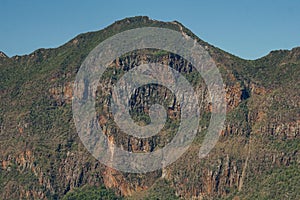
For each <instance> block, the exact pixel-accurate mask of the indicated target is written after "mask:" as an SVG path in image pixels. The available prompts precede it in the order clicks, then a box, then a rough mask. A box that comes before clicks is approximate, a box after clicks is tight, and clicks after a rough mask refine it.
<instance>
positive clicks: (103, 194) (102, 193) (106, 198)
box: [63, 186, 123, 200]
mask: <svg viewBox="0 0 300 200" xmlns="http://www.w3.org/2000/svg"><path fill="white" fill-rule="evenodd" d="M121 199H123V198H121V197H117V196H116V195H115V193H114V192H113V191H112V190H108V189H106V188H104V187H101V188H97V187H86V186H84V187H82V188H76V189H75V190H74V191H70V192H68V193H67V194H66V195H65V196H64V198H63V200H121Z"/></svg>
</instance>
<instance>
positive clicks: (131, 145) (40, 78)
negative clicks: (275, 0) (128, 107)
mask: <svg viewBox="0 0 300 200" xmlns="http://www.w3.org/2000/svg"><path fill="white" fill-rule="evenodd" d="M139 26H164V27H167V28H172V29H175V30H178V31H181V32H183V33H184V34H188V35H190V36H192V37H194V38H195V39H197V41H198V42H199V43H200V44H202V45H205V48H206V49H207V50H208V52H209V53H210V55H211V57H212V58H213V59H214V61H215V62H216V64H217V66H218V68H219V70H220V71H221V73H222V77H223V79H224V83H225V88H226V102H227V106H228V109H227V110H228V111H227V112H228V113H227V119H226V123H225V127H224V130H223V131H222V132H221V133H220V139H219V142H218V143H217V145H216V146H215V148H214V149H213V150H212V151H211V152H210V154H209V155H208V156H207V157H206V158H204V159H201V160H200V159H199V158H198V151H199V148H200V146H201V142H202V140H203V134H205V131H206V129H207V127H208V123H209V116H210V112H211V106H210V101H209V98H208V92H207V88H206V85H205V83H204V82H203V80H202V79H201V77H199V76H194V75H195V74H194V72H195V70H194V69H193V68H191V67H190V65H189V64H188V63H187V62H186V61H185V60H184V59H183V58H181V57H180V56H178V55H174V54H172V53H164V54H158V53H157V52H156V51H155V50H141V51H137V52H131V53H129V54H128V55H126V56H124V57H122V58H118V59H116V60H115V61H114V62H113V63H112V64H111V66H110V67H109V69H108V70H107V71H106V73H105V76H104V77H105V78H103V79H102V80H101V82H100V83H99V87H98V91H97V92H98V93H97V97H98V100H97V104H96V110H97V115H98V119H99V124H100V125H101V127H102V129H103V130H104V133H105V134H106V135H107V136H108V138H109V141H110V142H111V143H115V144H117V145H118V146H120V147H122V148H123V149H126V150H127V151H131V152H145V151H146V152H152V151H155V150H156V149H158V148H162V147H163V146H164V145H166V144H167V143H168V142H169V141H170V139H172V136H173V133H174V131H175V130H176V127H177V125H178V120H180V119H179V117H178V116H179V114H180V107H179V106H178V102H176V100H174V96H173V95H172V93H171V92H170V91H169V90H167V89H166V88H164V87H161V86H157V85H150V86H147V87H141V88H139V89H138V90H136V91H135V93H134V95H133V96H132V98H131V104H132V117H133V118H134V119H135V120H136V122H137V123H140V124H147V119H148V118H147V116H148V113H149V105H151V104H152V103H154V102H159V103H161V104H162V105H165V107H166V109H167V113H168V117H169V121H168V125H167V126H166V127H165V128H164V129H163V131H162V132H161V133H159V134H158V135H156V136H153V137H150V138H146V139H139V138H135V137H132V136H128V135H127V134H126V133H123V132H122V131H121V130H120V129H119V128H118V127H117V126H116V125H115V123H114V121H113V115H112V114H111V112H110V111H109V105H110V97H111V96H110V95H111V88H112V85H113V84H114V83H115V82H116V80H117V79H118V78H119V77H120V76H121V75H122V74H124V73H126V72H127V71H128V70H129V69H131V68H133V67H136V66H138V65H140V64H144V63H149V62H154V61H155V62H159V63H161V64H165V65H168V66H171V67H173V68H174V69H176V70H177V71H179V72H180V73H182V74H183V75H184V76H185V77H186V78H187V80H189V81H190V82H192V83H193V86H194V88H195V89H196V90H198V91H199V99H203V101H202V104H201V111H202V112H201V113H202V120H201V122H200V131H199V133H198V134H197V137H196V139H195V141H194V142H193V144H192V146H191V147H190V148H189V150H188V151H187V152H186V153H185V154H184V155H183V156H182V157H181V158H180V159H178V160H177V161H176V162H175V163H173V164H171V165H170V166H168V167H167V168H165V169H162V170H158V171H154V172H151V173H147V174H128V173H122V172H119V171H117V170H115V169H111V168H109V167H106V166H104V165H103V164H101V163H100V162H98V161H97V160H95V159H94V158H93V157H92V156H91V155H90V154H89V153H88V152H87V150H86V149H85V148H84V146H83V144H82V143H81V141H80V139H79V138H78V136H77V133H76V130H75V126H74V123H73V119H72V110H71V100H72V83H73V81H74V78H75V75H76V72H77V70H78V69H79V67H80V64H81V63H82V61H83V59H84V58H85V56H86V55H87V53H88V52H89V51H90V50H91V49H93V47H95V46H96V45H97V44H98V43H99V42H100V41H101V40H103V39H105V38H107V37H108V36H109V34H114V33H117V32H120V31H122V30H125V29H126V28H128V29H130V28H134V27H139ZM299 55H300V54H299V48H298V49H297V48H296V49H293V50H292V51H279V52H272V53H271V54H270V55H268V56H266V57H264V58H262V59H259V60H256V61H245V60H242V59H239V58H237V57H234V56H232V55H230V54H228V53H226V52H223V51H222V50H219V49H217V48H215V47H213V46H211V45H209V44H207V43H205V42H203V41H201V40H199V39H198V38H197V37H196V36H194V35H193V34H192V33H191V32H190V31H189V30H187V29H186V28H184V27H183V26H182V25H181V24H180V23H177V22H176V23H163V22H157V21H152V20H150V19H148V18H146V17H137V18H129V19H125V20H122V21H120V22H116V23H115V24H113V25H111V26H110V27H108V28H106V29H104V30H102V31H100V32H95V33H88V34H83V35H79V36H78V37H76V38H75V39H73V40H71V41H70V42H69V43H67V44H66V45H64V46H62V47H59V48H58V49H52V50H38V51H36V52H34V53H33V54H31V55H28V56H21V57H13V58H10V59H6V60H5V61H1V60H0V62H1V66H2V67H1V74H0V75H1V88H0V89H1V90H0V94H1V99H0V100H1V104H0V105H1V107H0V109H1V114H0V130H1V132H0V138H1V139H0V143H1V146H0V186H1V187H0V188H1V189H0V192H1V193H2V194H3V195H2V197H1V198H3V199H19V198H25V199H26V198H27V199H56V198H62V197H63V196H64V195H65V194H67V193H69V192H70V191H73V190H74V189H75V188H77V187H83V186H99V187H100V186H103V185H104V186H105V187H106V188H111V189H113V190H114V191H115V193H116V194H117V195H119V196H123V197H132V198H137V199H139V198H144V197H146V196H147V195H148V197H149V196H151V195H154V194H153V193H152V192H151V191H156V193H159V191H164V188H172V189H173V190H172V191H174V195H175V196H177V197H182V198H185V199H213V198H229V199H233V198H236V199H239V198H241V199H243V198H263V197H264V198H272V197H273V196H272V195H273V194H272V193H271V192H269V190H272V188H276V187H275V186H272V185H276V184H279V182H283V183H284V185H286V186H287V187H284V189H282V188H281V189H280V190H282V191H283V193H280V192H279V193H278V194H277V197H283V196H284V195H289V196H288V197H291V198H295V199H297V197H299V193H298V192H297V191H299V190H297V187H298V186H297V184H293V182H292V181H293V180H297V174H299V172H300V169H299V164H300V153H299V149H300V146H299V144H300V134H299V130H300V121H299V119H300V116H299V113H300V112H299V99H300V98H299V94H300V92H299V91H300V90H299V85H300V84H299V78H298V77H299V73H300V68H299V67H300V58H299ZM2 77H3V78H2ZM285 172H288V173H289V174H287V173H285ZM273 175H274V177H277V179H276V178H274V179H270V177H272V176H273ZM286 177H290V178H286ZM161 180H164V181H166V182H165V184H164V186H160V188H158V189H157V188H156V189H155V187H158V186H156V185H157V183H158V182H159V181H161ZM260 184H264V185H261V187H260V188H259V187H258V186H257V185H260ZM269 185H270V187H269V188H268V186H269ZM279 185H280V184H279ZM260 189H265V190H266V192H261V191H260ZM141 191H143V193H145V194H144V195H146V196H141ZM251 195H252V196H251Z"/></svg>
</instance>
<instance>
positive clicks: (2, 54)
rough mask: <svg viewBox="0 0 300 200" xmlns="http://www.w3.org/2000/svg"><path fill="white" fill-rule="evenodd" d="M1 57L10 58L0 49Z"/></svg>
mask: <svg viewBox="0 0 300 200" xmlns="http://www.w3.org/2000/svg"><path fill="white" fill-rule="evenodd" d="M0 58H8V56H7V55H6V54H5V53H3V52H2V51H0Z"/></svg>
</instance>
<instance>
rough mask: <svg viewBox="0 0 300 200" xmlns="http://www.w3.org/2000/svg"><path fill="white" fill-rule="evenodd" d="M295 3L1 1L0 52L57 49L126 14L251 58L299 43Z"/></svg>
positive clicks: (299, 7) (298, 4)
mask: <svg viewBox="0 0 300 200" xmlns="http://www.w3.org/2000/svg"><path fill="white" fill-rule="evenodd" d="M299 11H300V1H297V0H295V1H292V0H290V1H288V0H286V1H285V0H282V1H277V0H265V1H264V0H251V1H246V0H236V1H230V0H227V1H225V0H219V1H217V0H210V1H209V0H207V1H201V0H198V1H197V0H195V1H191V0H190V1H188V0H185V1H183V0H181V1H176V0H173V1H163V0H159V1H158V0H151V1H143V0H119V1H116V0H110V1H100V0H99V1H88V0H87V1H78V0H73V1H72V0H65V1H63V0H61V1H58V0H51V1H48V0H27V1H19V0H0V21H1V29H0V50H1V51H3V52H5V53H6V54H7V55H9V56H13V55H24V54H29V53H31V52H32V51H34V50H36V49H38V48H49V47H58V46H60V45H62V44H64V43H65V42H67V41H68V40H70V39H72V38H73V37H75V36H76V35H78V34H80V33H84V32H88V31H94V30H100V29H102V28H105V27H106V26H108V25H110V24H111V23H113V22H114V21H116V20H120V19H123V18H125V17H130V16H137V15H147V16H149V17H150V18H152V19H157V20H163V21H173V20H177V21H180V22H181V23H182V24H184V25H185V26H186V27H187V28H189V29H190V30H192V31H193V32H194V33H195V34H196V35H198V36H199V37H200V38H201V39H203V40H205V41H207V42H209V43H210V44H213V45H214V46H217V47H219V48H221V49H223V50H225V51H228V52H230V53H232V54H234V55H237V56H240V57H242V58H245V59H255V58H259V57H261V56H264V55H266V54H268V52H270V51H271V50H275V49H291V48H293V47H296V46H300V12H299Z"/></svg>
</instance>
